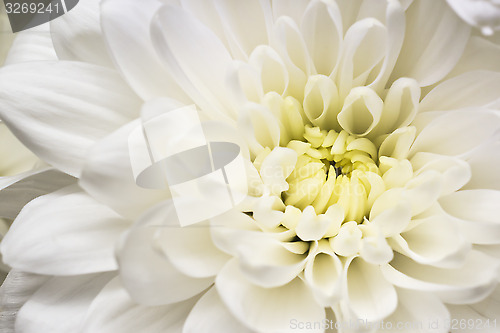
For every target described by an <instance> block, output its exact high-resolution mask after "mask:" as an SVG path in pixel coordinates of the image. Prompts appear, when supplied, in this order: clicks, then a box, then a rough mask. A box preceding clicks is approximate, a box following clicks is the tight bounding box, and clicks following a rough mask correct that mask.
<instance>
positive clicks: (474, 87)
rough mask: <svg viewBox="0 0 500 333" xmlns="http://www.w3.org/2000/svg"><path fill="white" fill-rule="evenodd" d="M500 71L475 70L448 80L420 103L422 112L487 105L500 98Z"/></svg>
mask: <svg viewBox="0 0 500 333" xmlns="http://www.w3.org/2000/svg"><path fill="white" fill-rule="evenodd" d="M499 85H500V73H496V72H490V71H473V72H467V73H464V74H461V75H459V76H456V77H454V78H452V79H449V80H446V81H444V82H442V83H440V84H439V85H437V86H436V87H435V88H434V89H432V90H431V91H430V92H429V93H428V94H427V95H426V96H425V98H424V99H423V100H422V102H421V103H420V108H419V111H420V112H425V111H445V110H453V109H462V108H467V107H476V106H486V105H488V104H490V103H492V102H494V101H496V100H498V99H500V92H498V89H497V88H498V86H499Z"/></svg>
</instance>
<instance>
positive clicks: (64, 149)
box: [0, 61, 139, 175]
mask: <svg viewBox="0 0 500 333" xmlns="http://www.w3.org/2000/svg"><path fill="white" fill-rule="evenodd" d="M26 91H29V94H27V93H26ZM0 97H1V102H0V117H1V118H2V120H4V121H5V122H6V123H7V125H9V127H10V128H11V130H12V131H13V132H14V133H15V134H16V136H17V137H18V138H19V140H20V141H21V142H23V143H24V144H25V145H26V146H27V147H28V148H29V149H31V150H32V151H34V152H36V153H37V155H38V156H40V157H41V158H42V159H44V160H45V161H46V162H48V163H50V164H51V165H53V166H55V167H57V168H59V169H61V170H62V171H65V172H67V173H69V174H71V175H79V173H80V170H81V168H82V161H83V159H84V156H85V154H86V152H87V149H88V148H89V147H90V146H91V145H92V144H94V143H95V142H96V141H97V140H98V139H100V138H102V137H103V136H105V135H106V134H108V133H110V132H111V131H113V130H114V129H116V128H118V127H119V126H121V125H123V124H125V123H126V122H128V121H129V120H130V119H132V118H133V117H136V116H137V115H138V113H139V100H138V98H137V97H135V95H134V93H133V92H132V91H131V90H130V89H129V88H128V87H127V86H126V85H125V84H124V82H123V80H122V79H121V77H120V76H119V75H118V73H116V72H114V71H111V70H109V69H105V68H103V67H98V66H95V65H89V64H83V63H77V62H57V63H54V62H48V61H47V62H39V63H22V64H18V65H12V66H6V67H3V68H2V69H1V70H0ZM33 105H36V108H34V107H33ZM61 124H64V126H60V125H61Z"/></svg>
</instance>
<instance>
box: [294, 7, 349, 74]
mask: <svg viewBox="0 0 500 333" xmlns="http://www.w3.org/2000/svg"><path fill="white" fill-rule="evenodd" d="M294 6H295V5H294ZM301 30H302V35H303V36H304V40H305V42H306V45H307V47H308V50H309V54H310V56H311V59H312V61H313V63H314V67H315V69H316V73H318V74H323V75H326V76H329V75H330V74H331V73H332V72H333V70H334V69H335V67H336V66H337V62H338V59H339V54H340V43H341V41H342V34H343V32H342V18H341V16H340V12H339V9H338V7H337V6H336V5H335V3H334V2H330V3H326V2H323V1H312V2H311V3H310V4H309V6H308V7H307V9H306V11H305V13H304V14H303V18H302V24H301Z"/></svg>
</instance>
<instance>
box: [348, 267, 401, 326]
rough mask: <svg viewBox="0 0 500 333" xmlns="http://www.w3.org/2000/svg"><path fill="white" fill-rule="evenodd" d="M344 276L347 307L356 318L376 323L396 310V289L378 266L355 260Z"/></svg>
mask: <svg viewBox="0 0 500 333" xmlns="http://www.w3.org/2000/svg"><path fill="white" fill-rule="evenodd" d="M346 274H347V275H346V281H347V292H348V299H349V305H350V307H351V309H352V310H353V311H354V313H355V314H356V315H357V317H358V318H362V319H366V320H368V321H376V320H380V319H382V318H385V317H386V316H388V315H389V314H391V313H392V312H393V311H394V310H395V309H396V306H397V303H398V297H397V294H396V289H395V288H394V287H393V285H392V284H391V283H390V282H388V281H387V280H386V279H385V278H384V276H383V275H382V273H381V272H380V268H379V266H378V265H372V264H368V263H366V262H364V261H363V260H362V259H360V258H355V259H354V260H352V261H351V263H350V264H349V266H348V268H347V273H346Z"/></svg>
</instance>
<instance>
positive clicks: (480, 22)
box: [446, 0, 500, 35]
mask: <svg viewBox="0 0 500 333" xmlns="http://www.w3.org/2000/svg"><path fill="white" fill-rule="evenodd" d="M446 2H447V3H448V5H450V7H451V8H453V10H454V11H455V12H456V13H457V14H458V16H460V17H461V18H462V19H463V20H464V21H465V22H467V23H468V24H470V25H473V26H475V27H478V28H481V31H482V32H483V34H485V35H491V34H493V31H494V30H500V6H498V2H497V1H495V0H493V1H491V0H490V1H479V2H478V1H471V0H453V1H451V0H446Z"/></svg>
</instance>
